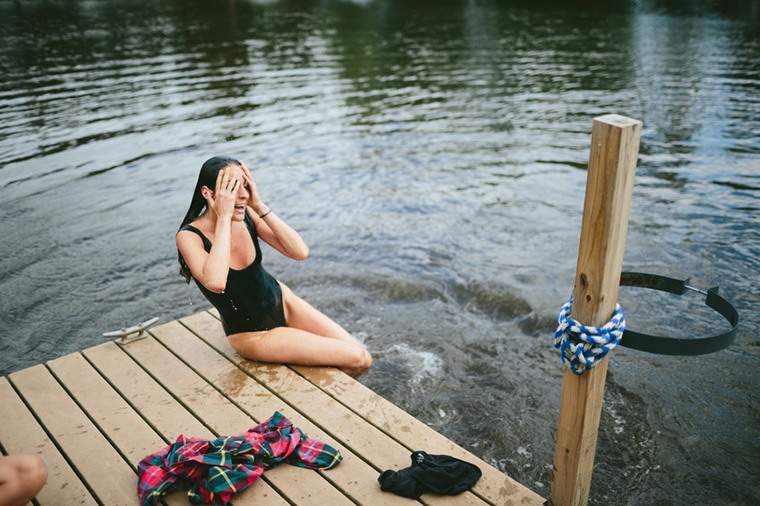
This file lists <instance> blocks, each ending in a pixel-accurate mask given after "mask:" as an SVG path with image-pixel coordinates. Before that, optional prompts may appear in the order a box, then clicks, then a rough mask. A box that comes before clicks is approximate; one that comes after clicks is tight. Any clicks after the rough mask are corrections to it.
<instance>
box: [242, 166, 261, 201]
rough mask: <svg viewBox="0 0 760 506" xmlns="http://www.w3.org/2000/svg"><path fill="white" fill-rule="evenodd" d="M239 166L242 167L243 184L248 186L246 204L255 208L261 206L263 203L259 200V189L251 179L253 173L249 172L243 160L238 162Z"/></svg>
mask: <svg viewBox="0 0 760 506" xmlns="http://www.w3.org/2000/svg"><path fill="white" fill-rule="evenodd" d="M240 167H241V168H242V169H243V177H244V178H245V184H246V186H247V187H248V193H249V196H248V202H247V204H248V205H249V206H250V207H251V208H253V209H254V210H256V209H257V208H258V207H261V206H263V205H264V203H263V202H262V201H261V197H259V191H258V190H257V189H256V183H254V181H253V175H252V174H251V171H250V169H249V168H248V166H246V164H245V162H243V161H241V162H240Z"/></svg>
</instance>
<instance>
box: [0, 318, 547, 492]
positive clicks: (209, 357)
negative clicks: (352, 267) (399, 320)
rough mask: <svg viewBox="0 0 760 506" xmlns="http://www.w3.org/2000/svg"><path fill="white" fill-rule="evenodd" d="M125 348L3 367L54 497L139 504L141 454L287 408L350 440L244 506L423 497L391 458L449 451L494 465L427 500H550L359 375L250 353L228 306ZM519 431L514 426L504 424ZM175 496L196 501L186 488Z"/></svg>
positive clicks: (14, 432) (11, 440) (0, 415)
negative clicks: (468, 485)
mask: <svg viewBox="0 0 760 506" xmlns="http://www.w3.org/2000/svg"><path fill="white" fill-rule="evenodd" d="M149 334H150V335H149V336H148V337H147V338H145V339H141V340H138V341H134V342H132V343H129V344H126V345H119V344H116V343H115V342H112V341H111V342H107V343H104V344H102V345H99V346H94V347H92V348H88V349H86V350H83V351H81V352H78V353H72V354H70V355H66V356H64V357H61V358H57V359H55V360H51V361H49V362H47V363H46V364H38V365H35V366H33V367H30V368H28V369H24V370H21V371H17V372H14V373H12V374H10V375H9V376H8V377H2V378H0V406H2V408H0V444H2V447H3V449H4V451H5V452H6V453H29V454H38V455H40V456H42V457H43V458H44V460H45V462H46V463H47V465H48V482H47V484H46V485H45V487H44V488H43V489H42V491H41V492H40V493H39V494H38V496H37V498H36V500H37V502H38V503H39V504H41V505H43V506H44V505H79V504H105V505H107V506H111V505H122V504H123V505H135V504H137V503H138V501H137V469H136V467H137V463H138V462H139V461H140V460H141V459H142V458H143V457H144V456H146V455H148V454H150V453H153V452H155V451H157V450H159V449H160V448H163V447H164V446H166V445H167V444H169V443H171V442H174V440H175V439H176V437H177V436H178V435H179V434H181V433H182V434H185V435H186V436H195V437H204V438H213V437H215V436H218V435H233V434H240V433H242V432H245V430H246V429H248V428H249V427H251V426H253V425H255V424H257V423H258V422H260V421H262V420H266V419H267V418H269V417H270V416H271V415H272V414H273V413H274V412H275V411H280V412H281V413H283V414H284V415H285V416H286V417H288V418H289V419H290V420H291V421H292V422H293V424H294V425H295V426H296V427H299V428H301V429H302V430H304V432H306V434H308V435H309V436H312V437H315V438H317V439H321V440H323V441H325V442H327V443H329V444H331V445H333V446H334V447H336V448H338V449H339V450H340V452H341V454H342V455H343V461H342V462H341V463H340V464H338V466H337V467H335V468H333V469H330V470H327V471H313V470H307V469H303V468H298V467H294V466H290V465H287V464H281V465H279V466H276V467H274V468H272V469H271V470H269V471H267V472H266V473H264V475H263V477H262V479H260V480H258V481H257V482H256V483H254V484H253V486H251V487H250V488H249V489H247V490H245V491H244V492H242V493H240V494H237V495H236V496H235V498H234V500H233V502H234V504H239V505H243V504H245V505H256V506H259V505H261V506H263V505H282V506H286V505H288V504H292V505H327V504H329V505H350V504H367V505H385V504H388V505H395V504H399V505H401V504H407V505H411V504H417V503H418V501H414V500H411V499H406V498H403V497H400V496H397V495H395V494H392V493H388V492H383V491H381V490H380V486H379V483H378V481H377V477H378V476H379V474H380V473H381V472H382V471H384V470H386V469H401V468H404V467H408V466H409V465H410V463H411V462H410V453H411V452H412V451H414V450H424V451H426V452H428V453H433V454H448V455H452V456H455V457H458V458H461V459H464V460H467V461H469V462H472V463H474V464H476V465H478V466H479V467H480V469H481V470H482V471H483V476H482V477H481V479H480V480H479V481H478V483H477V484H476V485H475V487H474V488H473V489H472V490H471V491H468V492H464V493H462V494H459V495H457V496H438V495H432V494H426V495H423V496H422V497H421V498H420V501H419V502H421V503H422V504H426V505H473V506H475V505H481V506H482V505H487V504H490V505H530V504H534V505H535V504H543V503H544V499H543V498H542V497H540V496H539V495H538V494H536V493H534V492H533V491H531V490H530V489H528V488H526V487H524V486H523V485H521V484H519V483H517V482H515V481H514V480H512V479H511V478H509V477H508V476H506V475H505V474H504V473H502V472H501V471H499V470H498V469H496V468H494V467H492V466H491V465H489V464H487V463H486V462H484V461H482V460H481V459H479V458H478V457H476V456H475V455H473V454H471V453H470V452H468V451H467V450H465V449H463V448H461V447H460V446H458V445H457V444H455V443H454V442H452V441H450V440H449V439H447V438H446V437H444V436H443V435H441V434H439V433H437V432H435V431H434V430H433V429H431V428H430V427H428V426H427V425H425V424H424V423H422V422H420V421H419V420H417V419H415V418H414V417H413V416H411V415H410V414H409V413H407V412H405V411H403V410H402V409H400V408H399V407H397V406H395V405H394V404H392V403H391V402H390V401H388V400H386V399H384V398H383V397H381V396H379V395H377V394H376V393H374V392H373V391H371V390H370V389H368V388H367V387H365V386H364V385H362V384H361V383H359V382H358V381H356V380H355V379H353V378H351V377H350V376H348V375H346V374H344V373H343V372H342V371H340V370H338V369H336V368H332V367H302V366H283V365H274V364H266V363H260V362H251V361H248V360H245V359H243V358H241V357H240V356H239V355H238V354H237V353H235V351H234V350H233V349H232V348H231V347H230V345H229V344H228V343H227V339H226V337H225V335H224V332H223V330H222V326H221V324H220V322H219V320H218V313H216V311H215V310H210V311H201V312H199V313H196V314H193V315H191V316H188V317H186V318H182V319H180V320H178V321H172V322H169V323H166V324H163V325H160V326H157V327H154V328H153V329H151V330H150V331H149ZM505 430H506V428H505ZM166 502H167V504H172V505H174V504H177V505H178V504H189V502H188V500H187V496H186V495H185V493H184V492H175V493H173V494H170V495H169V496H167V497H166Z"/></svg>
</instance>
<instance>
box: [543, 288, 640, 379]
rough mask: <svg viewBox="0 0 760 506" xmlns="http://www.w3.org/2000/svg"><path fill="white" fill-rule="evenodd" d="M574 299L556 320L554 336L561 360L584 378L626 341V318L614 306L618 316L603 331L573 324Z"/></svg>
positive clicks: (576, 323)
mask: <svg viewBox="0 0 760 506" xmlns="http://www.w3.org/2000/svg"><path fill="white" fill-rule="evenodd" d="M572 310H573V298H572V297H570V299H569V300H568V301H567V302H565V304H564V305H563V306H562V308H561V309H560V311H559V318H558V319H557V321H558V323H559V327H557V331H556V332H555V333H554V347H555V348H557V349H559V355H560V360H561V362H562V363H563V364H564V363H565V361H566V360H567V361H568V362H569V363H570V370H571V371H573V372H574V373H575V374H576V375H581V374H583V373H584V372H586V371H587V370H589V369H591V368H592V367H594V365H595V364H596V363H597V362H598V361H599V360H601V359H602V358H604V356H605V355H607V353H609V352H610V351H611V350H612V349H614V348H615V346H617V345H618V344H619V343H620V340H621V339H622V338H623V332H624V331H625V317H624V316H623V309H622V308H621V307H620V304H615V312H614V313H612V318H610V321H608V322H607V323H605V324H604V326H603V327H592V326H587V325H584V324H582V323H580V322H578V321H576V320H574V319H573V318H572V317H571V316H570V314H571V313H572Z"/></svg>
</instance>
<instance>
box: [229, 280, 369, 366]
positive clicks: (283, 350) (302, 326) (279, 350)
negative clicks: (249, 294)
mask: <svg viewBox="0 0 760 506" xmlns="http://www.w3.org/2000/svg"><path fill="white" fill-rule="evenodd" d="M280 286H281V288H282V297H283V306H284V310H285V320H286V322H287V324H288V326H287V327H277V328H275V329H272V330H268V331H263V332H241V333H240V334H233V335H231V336H229V341H230V344H231V345H232V347H233V348H235V350H236V351H237V352H238V353H240V355H242V356H244V357H246V358H249V359H252V360H259V361H262V362H278V363H284V364H298V365H332V366H336V367H338V368H340V369H341V370H343V371H344V372H345V373H346V374H349V375H351V376H353V377H356V376H359V375H361V374H363V373H364V372H366V371H367V369H369V367H370V366H371V365H372V356H371V355H370V354H369V352H368V351H367V349H366V348H365V347H364V345H363V344H361V343H360V342H359V341H358V340H357V339H356V338H354V337H353V336H352V335H351V334H349V333H348V332H347V331H346V330H345V329H344V328H343V327H341V326H340V325H338V324H337V323H335V322H334V321H333V320H331V319H330V318H328V317H327V316H326V315H325V314H323V313H321V312H320V311H318V310H317V309H315V308H314V307H313V306H311V305H310V304H309V303H308V302H306V301H305V300H303V299H302V298H300V297H298V296H297V295H296V294H294V293H293V292H292V291H291V289H290V288H289V287H288V286H287V285H285V284H284V283H280Z"/></svg>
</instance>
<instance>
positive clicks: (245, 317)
mask: <svg viewBox="0 0 760 506" xmlns="http://www.w3.org/2000/svg"><path fill="white" fill-rule="evenodd" d="M245 225H246V227H247V228H248V232H249V233H250V235H251V239H252V240H253V245H254V248H255V250H256V258H254V260H253V262H252V263H251V264H250V265H248V267H246V268H244V269H241V270H238V269H233V268H232V267H230V268H229V273H228V275H227V285H226V286H225V288H224V292H223V293H215V292H212V291H211V290H209V289H208V288H206V287H205V286H203V283H200V282H199V281H198V280H197V279H195V276H193V279H194V280H195V284H196V285H198V288H200V290H201V292H202V293H203V295H204V296H205V297H206V299H208V301H209V302H211V304H213V306H214V307H215V308H216V309H217V310H218V311H219V315H220V316H221V319H222V327H223V328H224V333H225V334H226V335H228V336H229V335H231V334H237V333H238V332H255V331H259V330H269V329H272V328H275V327H284V326H285V311H284V308H283V302H282V288H281V287H280V283H278V282H277V280H276V279H275V278H274V277H273V276H272V275H270V274H269V273H268V272H267V271H266V270H264V267H263V266H262V265H261V248H260V247H259V238H258V234H257V233H256V226H255V225H254V223H253V220H252V219H251V217H250V216H248V209H246V210H245ZM180 230H190V231H191V232H195V233H196V234H198V235H199V236H200V237H201V239H202V240H203V248H204V249H205V250H206V252H211V241H209V240H208V238H207V237H206V236H205V235H203V232H201V231H200V230H198V229H197V228H195V227H194V226H192V225H189V224H188V225H184V226H183V227H182V228H181V229H180Z"/></svg>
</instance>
